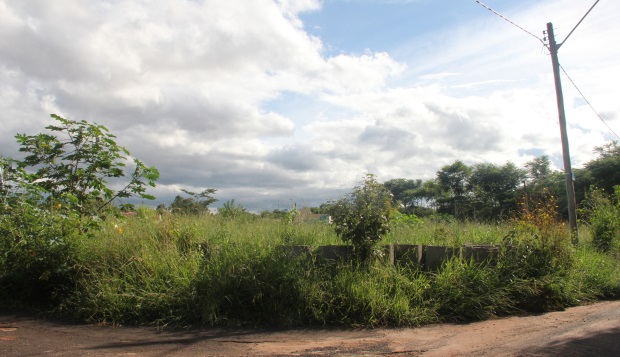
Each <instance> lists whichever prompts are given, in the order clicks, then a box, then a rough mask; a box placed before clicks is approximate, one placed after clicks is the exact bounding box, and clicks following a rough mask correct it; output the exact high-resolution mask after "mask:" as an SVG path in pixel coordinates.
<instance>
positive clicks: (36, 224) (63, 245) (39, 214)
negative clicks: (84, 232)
mask: <svg viewBox="0 0 620 357" xmlns="http://www.w3.org/2000/svg"><path fill="white" fill-rule="evenodd" d="M81 225H82V222H81V219H80V217H79V216H77V215H69V216H65V215H62V214H60V213H59V212H58V211H55V210H53V209H52V210H43V209H40V208H38V207H36V206H34V205H32V204H30V203H28V202H26V201H23V200H21V201H18V202H17V203H16V204H15V205H13V206H12V207H11V208H10V210H9V211H8V212H7V211H3V212H1V213H0V252H1V254H0V286H2V289H1V291H2V293H1V294H0V299H2V300H4V301H9V302H17V303H32V304H44V305H47V304H53V303H58V302H60V301H61V300H62V299H63V298H64V297H65V296H66V294H68V293H70V292H71V291H72V290H73V288H74V286H75V282H76V279H77V277H78V275H79V268H78V264H77V261H76V256H77V254H76V252H77V251H78V250H79V243H80V240H81V238H82V237H81V235H80V227H81Z"/></svg>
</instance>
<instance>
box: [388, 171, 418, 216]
mask: <svg viewBox="0 0 620 357" xmlns="http://www.w3.org/2000/svg"><path fill="white" fill-rule="evenodd" d="M383 185H384V186H385V188H387V189H388V190H389V191H390V192H391V193H392V196H393V198H394V203H395V204H396V205H398V206H399V207H400V208H402V209H403V211H408V210H410V209H411V208H412V207H413V206H416V205H418V203H419V199H420V197H419V196H417V195H416V194H415V193H416V190H418V189H419V188H420V187H421V186H422V180H420V179H417V180H411V179H404V178H397V179H391V180H388V181H385V182H384V183H383Z"/></svg>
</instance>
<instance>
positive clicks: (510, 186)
mask: <svg viewBox="0 0 620 357" xmlns="http://www.w3.org/2000/svg"><path fill="white" fill-rule="evenodd" d="M525 176H526V172H525V170H522V169H519V168H517V167H516V166H515V165H514V164H513V163H511V162H508V163H506V164H505V165H503V166H499V165H495V164H491V163H481V164H477V165H474V166H473V169H472V173H471V176H470V178H469V185H470V189H471V191H472V193H473V196H474V204H473V209H474V211H472V212H470V214H473V215H474V217H473V218H475V219H487V220H488V219H498V218H500V217H502V216H503V215H505V214H507V213H509V212H511V211H513V210H514V209H515V207H516V198H517V197H516V196H517V192H518V190H519V186H520V184H521V182H522V181H523V180H524V179H525Z"/></svg>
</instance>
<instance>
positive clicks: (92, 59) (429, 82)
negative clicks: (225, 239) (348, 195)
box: [0, 0, 620, 212]
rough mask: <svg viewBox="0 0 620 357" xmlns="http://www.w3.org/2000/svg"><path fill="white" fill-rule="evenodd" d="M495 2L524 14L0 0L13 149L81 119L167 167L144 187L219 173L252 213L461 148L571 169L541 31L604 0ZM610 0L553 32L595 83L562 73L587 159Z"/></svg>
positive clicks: (249, 2) (616, 114) (316, 1)
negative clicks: (59, 121)
mask: <svg viewBox="0 0 620 357" xmlns="http://www.w3.org/2000/svg"><path fill="white" fill-rule="evenodd" d="M482 2H483V3H484V4H486V5H487V6H489V7H490V8H492V9H493V10H495V11H496V12H498V13H500V14H502V15H503V16H504V17H505V18H507V19H509V20H510V21H512V22H513V24H511V23H510V22H508V21H506V20H504V19H502V18H501V17H499V16H497V15H495V14H494V13H492V12H491V11H489V10H487V9H486V8H484V7H483V6H481V5H480V4H478V3H477V2H476V1H470V0H322V1H320V0H227V1H221V0H175V1H166V0H100V1H85V0H54V1H47V0H20V1H14V0H0V118H1V119H0V120H1V122H2V124H1V125H0V155H2V156H4V157H12V158H16V159H19V158H20V157H21V156H20V153H19V151H18V150H19V146H18V145H17V143H16V141H15V137H14V136H15V134H17V133H26V134H29V135H34V134H37V133H41V132H45V129H44V128H45V126H47V125H51V124H53V123H54V121H53V119H51V118H50V116H49V115H50V114H52V113H54V114H58V115H60V116H63V117H65V118H67V119H72V120H87V121H89V122H93V123H97V124H100V125H104V126H105V127H106V128H108V129H109V130H110V132H111V133H113V134H114V135H116V137H117V139H116V140H117V142H118V143H119V144H120V145H122V146H124V147H126V148H127V149H128V150H129V151H130V152H131V156H132V157H135V158H138V159H140V160H141V161H143V162H144V163H145V164H147V165H149V166H155V167H157V168H158V170H159V171H160V174H161V176H160V179H159V181H158V184H157V187H156V188H153V189H150V191H149V193H151V194H153V195H155V196H157V200H155V201H153V202H150V201H146V202H144V203H146V204H149V205H157V204H159V203H165V204H169V203H170V202H171V201H172V200H173V199H174V197H175V196H177V195H182V192H181V189H186V190H190V191H194V192H200V191H202V190H204V189H206V188H215V189H217V190H218V191H217V193H216V195H215V197H216V198H218V199H219V200H220V201H219V202H218V203H216V204H215V207H217V206H218V205H221V204H222V203H224V202H226V201H228V200H231V199H235V203H240V204H242V205H243V206H244V207H246V208H248V209H249V210H251V211H254V212H261V211H263V210H270V211H271V210H274V209H288V208H290V207H292V205H296V206H297V207H302V206H318V205H320V204H321V203H324V202H327V201H329V200H331V199H338V198H339V197H340V196H341V195H342V194H343V193H345V192H347V191H349V190H350V189H351V188H352V187H354V186H355V185H357V184H358V183H359V182H360V181H361V180H362V179H363V177H364V176H365V175H366V174H367V173H371V174H374V175H376V177H377V179H378V180H379V181H381V182H384V181H386V180H390V179H394V178H407V179H422V180H429V179H432V178H434V177H435V175H436V173H437V171H438V170H440V169H441V167H442V166H444V165H449V164H452V163H453V162H454V161H456V160H461V161H463V162H464V163H466V164H468V165H475V164H478V163H482V162H487V163H494V164H504V163H506V162H508V161H510V162H513V163H515V164H516V165H517V166H523V165H524V164H525V163H526V162H527V161H529V160H532V159H533V158H535V157H538V156H541V155H548V156H549V157H550V158H551V159H552V162H553V164H554V165H555V167H556V169H561V168H562V147H561V141H560V129H559V124H558V112H557V104H556V97H555V88H554V82H553V72H552V66H551V59H550V55H549V52H548V51H547V50H546V49H545V47H544V45H543V40H544V36H545V35H544V34H543V30H545V29H546V24H547V23H548V22H552V23H553V26H554V29H555V35H556V40H557V42H558V43H560V42H562V41H563V40H564V39H565V37H566V36H567V35H568V34H569V33H570V31H571V30H572V29H573V28H574V27H575V25H576V24H577V23H578V22H579V20H580V19H581V18H582V16H583V15H584V14H585V13H586V12H587V11H588V9H589V8H590V7H591V6H592V5H593V4H594V2H595V1H594V0H592V1H583V0H546V1H532V0H518V1H517V0H485V1H482ZM617 14H620V2H618V1H610V0H603V1H600V2H599V3H598V4H597V5H596V6H595V7H594V9H593V10H592V12H591V13H590V14H589V15H588V16H587V17H586V18H585V19H584V21H583V22H582V23H581V24H580V25H579V26H578V27H577V29H576V30H575V31H574V33H573V34H572V35H571V36H570V37H569V38H568V39H567V41H566V42H565V43H564V44H563V45H562V47H561V48H560V50H559V59H560V63H561V65H562V67H563V68H564V69H565V70H566V72H567V73H568V74H569V76H570V78H572V80H573V81H574V83H575V84H576V85H577V86H578V88H579V89H580V90H581V92H582V93H583V94H584V95H585V98H586V99H587V101H586V100H584V98H583V97H582V96H581V95H580V94H579V92H578V91H577V90H576V89H575V88H574V87H573V85H572V84H571V82H570V80H569V78H568V77H566V76H564V75H563V77H562V86H563V92H564V103H565V109H566V118H567V127H568V139H569V143H570V152H571V159H572V166H573V167H575V168H580V167H582V165H583V164H584V163H586V162H588V161H589V160H592V159H593V158H595V157H596V156H595V153H594V152H593V149H594V147H596V146H601V145H604V144H605V143H607V142H609V141H611V140H618V137H617V136H616V135H615V134H614V133H620V101H619V100H618V97H619V94H620V90H619V89H618V87H617V82H618V80H620V60H618V59H619V58H620V46H617V45H616V44H617V39H618V38H620V23H619V22H618V21H617ZM517 25H518V26H520V27H521V28H518V27H517ZM588 102H589V103H590V104H591V105H592V106H593V107H594V109H596V112H595V111H593V110H592V109H591V108H590V106H589V105H588ZM597 113H598V115H597ZM599 116H600V118H599ZM601 119H602V120H601ZM140 202H142V201H139V202H138V203H140Z"/></svg>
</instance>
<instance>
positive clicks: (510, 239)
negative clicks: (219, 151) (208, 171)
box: [0, 118, 620, 327]
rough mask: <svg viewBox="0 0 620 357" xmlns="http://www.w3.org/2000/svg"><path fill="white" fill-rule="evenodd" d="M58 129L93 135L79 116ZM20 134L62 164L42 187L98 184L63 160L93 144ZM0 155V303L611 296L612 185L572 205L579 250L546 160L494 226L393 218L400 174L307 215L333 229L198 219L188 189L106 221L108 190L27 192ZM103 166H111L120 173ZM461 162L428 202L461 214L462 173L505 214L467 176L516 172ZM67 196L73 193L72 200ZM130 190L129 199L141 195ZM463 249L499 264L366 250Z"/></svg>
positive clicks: (493, 199) (304, 304) (329, 303)
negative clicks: (319, 250)
mask: <svg viewBox="0 0 620 357" xmlns="http://www.w3.org/2000/svg"><path fill="white" fill-rule="evenodd" d="M56 119H58V118H56ZM61 122H62V123H65V122H63V121H61ZM65 124H67V125H68V127H72V125H77V127H78V128H83V129H86V128H90V129H92V130H95V129H97V130H100V131H101V130H103V128H102V127H92V126H90V125H89V124H87V123H83V122H80V123H76V122H69V121H67V122H66V123H65ZM90 129H89V130H90ZM52 130H55V129H54V128H52ZM80 130H82V129H80ZM80 130H78V131H75V132H72V133H74V134H71V135H70V136H71V137H73V139H70V140H73V141H70V142H71V143H76V142H81V141H79V140H77V136H79V135H86V134H79V133H81V132H82V131H80ZM87 131H88V130H87ZM103 132H107V131H102V133H103ZM88 135H90V134H88ZM96 137H100V136H99V134H97V133H96V135H95V136H94V137H93V138H94V139H93V140H94V141H93V142H94V143H95V144H96V143H97V142H98V141H97V140H98V139H96ZM22 138H23V139H25V141H24V143H26V142H31V143H32V145H34V146H30V145H31V144H27V145H28V147H30V148H35V147H36V146H37V145H39V146H43V147H45V146H46V145H48V144H49V146H50V147H52V148H54V147H55V148H56V149H54V150H56V151H54V150H53V151H52V152H51V153H50V155H52V154H53V155H58V156H57V161H53V160H52V161H41V162H39V164H42V165H52V166H53V165H57V164H56V163H58V162H64V163H63V164H62V165H64V166H63V167H64V168H63V169H60V168H61V166H57V167H56V168H57V169H59V173H58V175H60V176H58V178H54V179H58V180H60V178H62V177H65V178H68V177H74V178H75V179H80V178H83V179H86V177H91V178H90V179H87V180H89V182H90V180H95V181H97V180H99V181H98V182H99V184H98V185H105V184H106V182H105V177H108V176H104V177H92V176H83V175H85V174H86V173H85V172H83V171H80V170H79V169H78V170H74V166H71V165H76V166H78V167H83V166H81V165H82V164H80V165H78V164H77V163H78V162H83V163H86V162H88V160H90V158H95V156H89V155H90V154H89V152H90V151H91V150H94V148H95V146H91V147H90V149H86V150H85V151H83V152H82V155H83V156H84V157H81V156H80V158H71V157H68V156H66V155H65V154H62V155H61V154H60V151H58V150H61V149H62V148H63V147H64V146H62V145H61V144H60V143H61V141H56V140H59V139H52V138H48V137H44V138H40V137H39V139H41V140H40V141H38V144H35V142H34V141H32V140H35V139H36V138H37V137H25V136H22ZM106 138H107V139H109V140H111V139H110V137H109V136H106V135H104V136H102V137H101V140H107V139H106ZM43 139H45V140H43ZM36 140H38V139H36ZM75 140H77V141H75ZM106 142H107V141H106ZM108 144H110V143H109V142H108ZM72 145H73V144H72ZM82 147H84V146H82ZM44 149H45V150H47V149H49V148H44ZM33 150H34V149H33ZM63 150H64V149H63ZM61 151H62V150H61ZM121 151H122V152H125V151H124V150H121ZM106 158H107V159H111V158H117V159H121V158H120V157H117V156H114V155H112V156H111V157H107V156H106ZM74 159H79V160H78V161H71V160H74ZM84 160H85V161H84ZM95 160H97V159H95ZM1 161H2V162H1V165H0V167H1V168H2V170H0V178H1V180H0V304H2V305H3V306H15V305H21V306H29V307H32V306H36V307H38V308H41V309H44V310H45V311H55V312H57V313H60V314H63V315H65V316H72V317H75V318H78V319H80V320H87V321H98V322H106V323H115V324H147V325H159V326H165V325H190V324H191V325H203V326H221V325H227V326H230V325H233V326H234V325H252V326H256V325H278V326H302V325H303V326H307V325H340V326H371V327H373V326H416V325H421V324H426V323H432V322H440V321H469V320H478V319H484V318H489V317H492V316H501V315H506V314H511V313H517V312H527V311H549V310H554V309H562V308H564V307H567V306H573V305H576V304H579V303H581V302H584V301H593V300H596V299H605V298H619V297H620V259H619V258H620V237H619V236H618V227H619V223H618V222H620V206H619V201H620V200H619V198H620V187H616V188H615V191H614V194H613V195H609V192H608V191H607V190H605V191H603V190H592V191H591V193H590V194H589V195H588V197H587V199H586V201H584V204H583V205H582V207H583V212H582V214H581V216H582V217H583V219H584V222H582V229H581V232H580V233H581V240H580V243H579V244H578V245H572V244H571V242H570V234H569V232H568V229H567V227H566V225H565V223H564V221H563V220H562V214H561V208H560V207H558V206H559V204H558V198H557V196H556V193H555V192H554V190H552V189H545V188H546V187H547V186H546V185H544V184H543V182H544V181H543V180H546V178H545V177H547V175H548V172H547V171H546V169H545V167H546V164H545V162H543V161H544V160H543V161H541V162H536V163H534V164H535V165H534V164H533V165H532V167H531V173H532V177H533V178H532V179H531V180H539V181H536V182H538V183H540V186H536V182H535V181H531V182H530V187H531V188H530V191H528V195H527V196H526V195H522V196H521V198H520V199H519V205H515V206H516V207H517V208H516V209H515V210H514V211H512V214H510V216H507V217H509V219H505V220H501V221H499V220H496V221H495V222H493V223H492V224H489V223H479V221H474V220H469V221H463V220H459V219H457V218H455V215H456V216H459V215H458V214H448V213H446V212H443V213H442V211H441V210H440V209H437V211H439V214H438V213H435V214H433V215H427V216H425V217H423V218H420V217H418V216H416V215H414V214H412V212H413V211H411V210H410V209H407V207H408V208H412V207H418V208H420V205H421V202H422V201H420V200H417V201H416V200H414V201H409V203H407V204H402V202H401V203H398V202H397V203H396V204H395V205H394V206H392V203H393V201H392V200H391V196H390V194H389V193H388V189H390V187H391V188H392V189H394V188H396V187H400V188H401V189H399V191H398V192H400V193H399V194H402V195H405V196H406V195H407V194H409V193H411V192H409V193H407V191H408V189H406V186H407V184H408V183H407V182H406V181H403V182H393V185H392V186H390V185H389V184H388V185H381V184H379V183H378V182H377V181H376V179H375V178H374V177H373V176H367V177H366V180H365V181H364V182H363V183H362V184H361V185H360V186H359V187H356V188H355V189H354V190H353V191H352V192H351V194H350V195H348V196H346V197H344V198H343V199H341V200H340V201H336V202H332V203H331V204H330V205H326V206H324V207H322V208H321V211H324V210H327V211H331V212H332V214H333V218H334V220H335V222H336V224H335V225H330V224H328V223H327V222H324V221H313V222H304V221H301V220H299V219H296V216H297V215H298V214H299V211H298V210H297V208H296V207H295V208H294V209H292V210H290V211H279V210H278V211H277V212H276V211H274V212H267V213H265V214H261V215H260V216H259V215H254V214H252V213H249V212H247V211H246V210H245V208H244V207H243V206H241V205H240V204H236V203H235V202H234V201H233V200H231V201H228V202H226V203H225V204H224V206H223V207H222V208H221V209H220V210H218V212H217V213H210V211H209V210H208V207H209V205H210V204H211V203H213V202H214V201H213V200H214V199H213V197H212V196H211V195H212V194H213V193H214V192H215V190H212V189H208V190H206V191H203V193H201V194H196V193H192V192H190V191H187V192H186V194H188V195H190V196H191V197H190V198H182V197H179V199H175V202H177V205H176V206H175V207H172V208H173V209H172V210H169V209H168V208H167V207H165V206H163V207H160V208H159V209H158V210H155V209H152V208H149V207H146V206H139V207H135V206H134V207H132V206H130V205H127V204H125V206H124V207H123V209H124V210H129V209H135V214H134V215H127V216H124V215H121V214H113V213H115V212H117V210H118V209H116V208H113V207H106V208H102V207H99V206H98V204H101V203H105V202H106V201H105V200H106V199H107V198H106V197H110V196H106V194H107V193H109V194H111V195H114V194H115V193H114V192H112V191H107V190H105V189H103V187H100V186H92V185H90V184H89V183H88V182H85V183H84V184H81V185H80V186H72V185H73V181H71V180H69V181H66V182H65V181H58V182H65V183H62V184H60V186H53V187H52V186H49V185H48V184H41V183H45V182H48V180H47V179H49V177H48V176H47V175H52V172H54V171H50V170H47V171H45V170H44V171H40V170H41V169H42V168H37V170H38V171H37V173H36V174H33V173H31V172H27V171H26V168H27V167H28V165H25V163H24V162H16V161H13V160H9V159H2V160H1ZM32 163H33V164H34V161H32ZM96 165H98V164H96ZM115 165H116V164H112V163H110V166H109V167H110V168H112V167H116V168H117V169H120V167H117V166H115ZM463 165H464V164H462V163H461V164H457V165H451V167H447V168H446V170H445V173H446V175H448V176H447V177H445V178H444V179H445V180H446V182H447V183H449V185H450V187H452V188H451V190H452V191H451V193H450V194H449V195H447V196H442V197H443V198H444V199H446V200H447V201H445V202H447V203H446V207H450V209H454V208H455V207H456V211H455V212H457V213H458V212H460V211H459V210H460V209H461V208H463V207H471V206H460V204H461V203H463V200H470V199H471V198H472V197H474V196H472V195H470V194H469V193H467V192H465V191H459V190H461V189H462V187H463V186H462V179H464V178H467V179H468V180H470V181H469V182H477V184H476V186H477V187H479V190H481V191H480V192H486V193H485V195H486V196H484V197H486V198H485V199H484V202H486V203H489V204H490V205H491V206H492V207H495V208H497V209H498V211H495V212H503V213H502V214H506V215H507V214H508V211H504V207H507V206H505V202H507V201H506V200H509V199H513V198H516V196H515V197H512V196H510V197H508V196H502V195H503V194H504V193H505V192H503V191H502V188H501V187H506V186H501V185H500V186H497V185H496V184H491V183H489V182H487V183H484V182H486V181H485V180H484V179H483V177H484V175H481V174H480V172H479V171H480V170H483V171H484V172H489V173H491V174H493V175H496V174H498V175H502V173H503V174H506V173H510V172H513V171H514V167H512V166H510V165H508V164H507V165H504V166H502V167H488V166H476V167H475V168H474V169H473V171H472V172H473V173H471V175H473V174H474V173H476V172H478V174H477V175H476V176H470V174H467V175H461V174H462V173H464V172H465V171H467V170H465V167H464V166H463ZM14 166H15V167H14ZM104 166H108V165H107V164H106V165H104ZM142 166H143V167H146V166H144V165H142ZM97 167H98V166H97ZM31 169H33V168H31ZM72 170H73V171H72ZM86 171H88V170H86ZM90 172H91V174H92V175H97V174H98V173H100V172H101V171H99V170H98V169H97V170H95V169H93V170H91V171H90ZM140 172H142V174H144V172H145V171H144V170H142V171H139V173H140ZM147 172H148V176H149V177H145V179H147V181H142V180H141V179H139V178H138V180H137V181H135V180H134V179H133V177H134V176H130V182H134V184H135V185H140V187H142V188H144V184H149V183H151V182H150V181H153V180H154V179H155V178H156V175H155V173H156V170H155V169H154V168H152V169H149V170H148V171H147ZM114 173H119V172H118V171H114ZM534 174H535V175H534ZM62 175H66V176H62ZM493 175H491V176H493ZM508 176H510V175H508ZM114 177H116V176H114ZM140 177H142V176H140ZM119 178H121V177H119ZM502 182H511V181H510V180H505V181H502ZM153 183H154V181H153ZM483 183H484V184H483ZM400 184H402V185H400ZM399 185H400V186H399ZM416 185H417V183H416ZM425 185H426V189H429V188H430V187H431V186H432V185H431V184H426V183H421V182H420V183H419V188H420V189H422V188H423V187H425ZM510 185H513V183H510ZM510 185H509V186H510ZM75 187H80V188H79V190H81V191H83V192H81V193H79V195H78V193H75V192H73V193H72V190H73V189H75ZM126 187H133V186H131V184H130V185H128V186H126ZM386 187H387V189H386ZM534 188H540V190H536V191H535V190H534ZM141 190H142V189H140V190H137V191H135V190H132V189H130V190H129V191H127V192H129V193H133V194H138V195H142V194H145V192H144V191H141ZM106 192H107V193H106ZM115 192H116V193H118V192H119V191H115ZM444 193H445V192H444ZM511 194H514V192H513V193H511ZM476 195H478V194H476ZM117 196H118V197H120V196H121V195H117ZM396 196H397V195H394V198H397V197H396ZM475 197H483V196H475ZM471 202H473V201H471V200H470V203H471ZM480 202H482V201H480ZM486 203H485V204H486ZM97 207H99V208H97ZM395 207H398V208H401V210H400V211H399V210H395V209H394V208H395ZM459 207H461V208H459ZM91 208H96V209H95V210H94V211H93V210H91ZM174 208H176V209H174ZM479 208H480V206H479V207H478V209H479ZM558 208H560V211H558ZM427 209H429V210H431V211H434V209H433V208H428V207H427ZM170 211H171V212H170ZM478 212H480V211H478ZM427 213H428V211H427ZM485 214H487V213H485ZM488 214H490V213H488ZM484 221H487V222H489V221H488V220H486V219H485V220H484ZM93 222H96V225H93V224H92V223H93ZM343 240H344V242H346V243H350V244H351V245H353V246H356V247H357V248H356V249H357V254H358V258H362V259H363V260H364V261H365V262H366V263H365V264H364V265H363V266H364V269H360V266H359V264H357V263H355V261H348V260H342V261H339V262H336V263H329V264H326V263H324V262H322V261H321V260H320V259H319V257H317V256H316V255H315V254H307V253H304V252H308V251H309V250H311V249H309V248H308V247H310V248H312V247H314V248H316V247H318V246H323V245H337V244H341V243H342V241H343ZM467 243H476V244H491V245H494V246H497V247H499V248H498V249H499V251H498V255H497V259H495V260H494V261H492V262H491V261H488V260H487V261H475V260H474V259H468V258H467V257H466V256H465V255H462V254H455V255H454V256H453V257H452V258H451V259H449V260H447V261H445V262H444V263H443V265H442V266H441V267H439V268H438V269H437V270H432V271H431V270H428V269H425V268H424V267H422V266H419V265H418V264H417V263H414V262H410V263H406V262H404V263H398V264H395V265H392V264H388V263H387V259H386V257H385V256H382V255H381V254H377V255H373V254H371V253H372V252H373V251H374V250H375V249H377V250H379V251H381V250H382V247H381V244H424V245H443V246H448V247H451V248H454V249H456V248H458V247H461V246H462V245H464V244H467ZM293 248H295V249H293ZM306 248H308V249H306ZM296 252H297V253H296ZM371 256H372V257H375V258H376V259H369V258H370V257H371Z"/></svg>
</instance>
